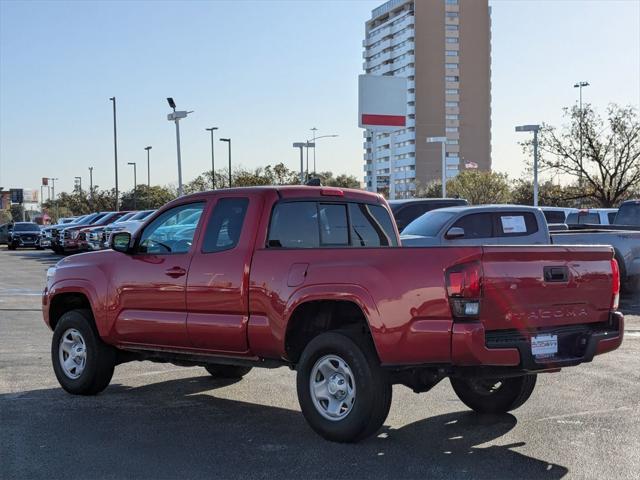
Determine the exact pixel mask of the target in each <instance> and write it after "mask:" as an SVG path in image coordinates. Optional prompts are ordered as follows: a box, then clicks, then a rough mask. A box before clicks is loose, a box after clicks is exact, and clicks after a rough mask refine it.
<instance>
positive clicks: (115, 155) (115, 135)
mask: <svg viewBox="0 0 640 480" xmlns="http://www.w3.org/2000/svg"><path fill="white" fill-rule="evenodd" d="M109 100H111V101H112V102H113V158H114V164H115V168H116V206H115V207H116V208H115V210H116V212H117V211H118V210H119V206H118V131H117V129H116V97H110V98H109Z"/></svg>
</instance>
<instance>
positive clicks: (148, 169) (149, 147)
mask: <svg viewBox="0 0 640 480" xmlns="http://www.w3.org/2000/svg"><path fill="white" fill-rule="evenodd" d="M151 148H152V147H151V145H149V146H148V147H144V149H145V150H146V151H147V187H150V186H151V162H150V161H149V156H150V155H149V152H150V151H151Z"/></svg>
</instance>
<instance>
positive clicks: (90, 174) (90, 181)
mask: <svg viewBox="0 0 640 480" xmlns="http://www.w3.org/2000/svg"><path fill="white" fill-rule="evenodd" d="M89 199H90V200H91V208H92V209H93V167H89Z"/></svg>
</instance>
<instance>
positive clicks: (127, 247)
mask: <svg viewBox="0 0 640 480" xmlns="http://www.w3.org/2000/svg"><path fill="white" fill-rule="evenodd" d="M109 246H110V247H111V249H112V250H115V251H116V252H121V253H130V252H131V234H130V233H129V232H118V233H114V234H113V235H111V245H109Z"/></svg>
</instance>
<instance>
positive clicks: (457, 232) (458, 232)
mask: <svg viewBox="0 0 640 480" xmlns="http://www.w3.org/2000/svg"><path fill="white" fill-rule="evenodd" d="M462 237H464V228H462V227H451V228H450V229H449V230H448V231H447V233H446V235H445V236H444V238H446V239H447V240H453V239H455V238H462Z"/></svg>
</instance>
